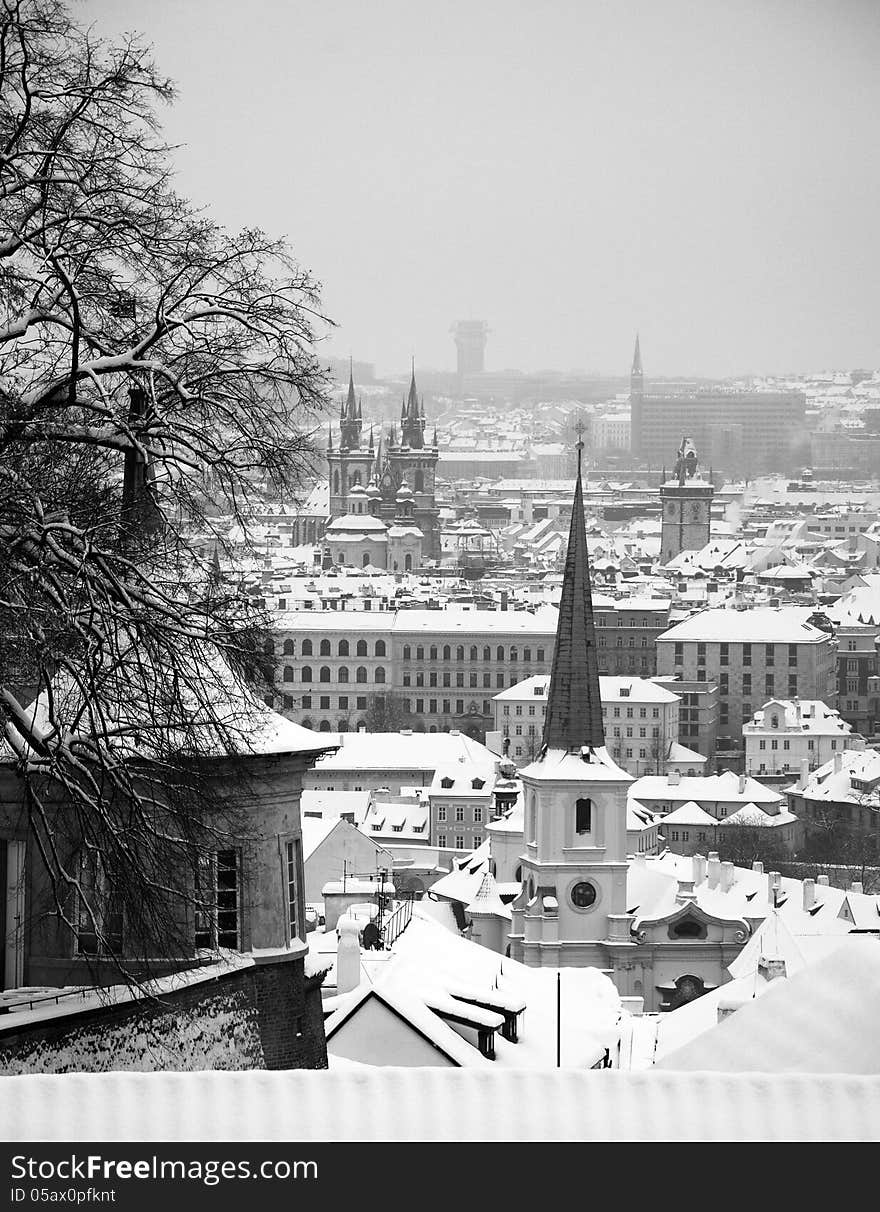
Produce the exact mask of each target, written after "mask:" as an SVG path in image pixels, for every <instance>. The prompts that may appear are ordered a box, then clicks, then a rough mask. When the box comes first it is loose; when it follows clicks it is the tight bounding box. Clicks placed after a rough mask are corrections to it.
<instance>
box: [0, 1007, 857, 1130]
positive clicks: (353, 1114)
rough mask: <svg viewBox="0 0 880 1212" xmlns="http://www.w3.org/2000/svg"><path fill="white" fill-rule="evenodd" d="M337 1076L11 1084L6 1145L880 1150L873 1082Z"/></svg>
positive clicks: (343, 1070) (702, 1076) (449, 1073)
mask: <svg viewBox="0 0 880 1212" xmlns="http://www.w3.org/2000/svg"><path fill="white" fill-rule="evenodd" d="M699 1000H703V999H699ZM737 1013H740V1012H737ZM733 1018H734V1019H735V1018H736V1015H734V1016H733ZM330 1065H331V1069H330V1072H329V1073H328V1072H326V1071H323V1070H309V1069H292V1070H284V1071H282V1072H271V1071H268V1070H265V1069H257V1070H242V1071H233V1072H220V1071H214V1072H198V1073H131V1072H128V1073H65V1074H60V1075H57V1076H44V1075H38V1076H36V1075H35V1076H25V1077H0V1138H2V1139H3V1140H5V1141H22V1142H27V1141H35V1140H42V1141H55V1142H66V1141H69V1140H70V1131H71V1127H70V1126H71V1124H76V1132H77V1139H78V1140H80V1141H129V1142H130V1141H134V1142H144V1141H202V1142H204V1141H218V1142H219V1141H230V1140H235V1141H255V1142H258V1141H278V1142H289V1141H291V1140H295V1141H303V1142H309V1143H311V1142H314V1143H319V1142H327V1141H358V1142H377V1143H383V1144H384V1143H387V1142H388V1141H395V1142H407V1141H444V1142H450V1143H456V1144H457V1143H459V1142H460V1141H461V1140H462V1139H467V1140H472V1141H484V1140H485V1141H499V1140H501V1141H516V1142H532V1141H554V1142H555V1141H584V1142H586V1141H589V1142H599V1141H602V1142H606V1141H607V1142H614V1141H621V1140H623V1141H631V1142H634V1143H636V1144H641V1143H642V1142H644V1141H646V1140H647V1141H649V1140H655V1141H667V1140H668V1141H677V1142H681V1141H694V1142H700V1141H713V1142H717V1141H739V1142H746V1141H755V1142H761V1143H769V1142H776V1141H778V1142H790V1141H792V1140H803V1141H815V1142H817V1143H818V1142H820V1141H821V1142H825V1141H876V1140H878V1139H880V1127H878V1125H880V1078H876V1077H856V1076H852V1075H846V1074H838V1075H834V1074H830V1073H827V1072H826V1073H823V1074H821V1075H804V1074H802V1073H779V1072H775V1073H748V1074H743V1073H736V1074H729V1073H720V1072H708V1073H695V1072H680V1073H676V1072H669V1071H668V1070H666V1069H652V1070H648V1071H647V1072H638V1073H632V1072H621V1071H618V1070H613V1071H611V1072H608V1071H605V1072H589V1071H587V1072H585V1071H583V1070H577V1069H573V1068H567V1067H564V1068H561V1069H556V1068H553V1067H552V1066H551V1067H548V1068H546V1069H544V1070H542V1071H537V1070H534V1069H532V1070H525V1071H522V1070H521V1071H517V1070H515V1069H506V1068H498V1067H496V1066H495V1065H493V1064H492V1063H491V1062H489V1063H487V1064H486V1065H484V1066H480V1067H477V1068H474V1067H468V1068H448V1069H429V1070H426V1069H421V1068H409V1069H408V1068H391V1069H384V1068H376V1067H373V1066H368V1065H356V1064H355V1063H354V1062H348V1063H347V1064H343V1063H340V1062H339V1060H338V1059H337V1058H333V1059H331V1062H330ZM610 1107H613V1108H614V1114H613V1115H611V1114H609V1108H610ZM670 1107H674V1108H675V1114H674V1115H670V1113H669V1108H670ZM376 1108H381V1109H382V1110H381V1114H377V1113H376Z"/></svg>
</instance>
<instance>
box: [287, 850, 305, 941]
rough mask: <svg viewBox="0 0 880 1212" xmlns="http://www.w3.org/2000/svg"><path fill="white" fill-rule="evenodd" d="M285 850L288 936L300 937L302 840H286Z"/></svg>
mask: <svg viewBox="0 0 880 1212" xmlns="http://www.w3.org/2000/svg"><path fill="white" fill-rule="evenodd" d="M286 850H287V924H288V930H289V932H290V933H289V937H290V938H302V937H303V935H302V934H300V920H301V918H300V911H299V887H300V881H299V870H300V867H301V866H302V842H301V841H300V839H299V838H296V839H295V840H294V841H292V842H288V843H287V846H286Z"/></svg>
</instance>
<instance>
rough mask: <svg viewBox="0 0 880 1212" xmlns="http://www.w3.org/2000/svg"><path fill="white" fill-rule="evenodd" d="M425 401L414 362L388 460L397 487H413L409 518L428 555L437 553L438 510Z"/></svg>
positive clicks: (433, 446)
mask: <svg viewBox="0 0 880 1212" xmlns="http://www.w3.org/2000/svg"><path fill="white" fill-rule="evenodd" d="M425 424H426V422H425V404H424V401H420V400H419V396H418V392H417V390H416V371H415V365H413V372H412V379H411V380H410V385H409V394H408V396H407V398H406V401H405V402H404V404H403V407H402V408H401V412H400V441H399V442H398V441H397V437H396V434H395V432H394V430H393V429H392V431H391V437H390V440H389V444H388V451H387V461H388V466H389V469H390V472H391V475H392V476H393V477H394V480H395V482H396V484H397V487H398V489H399V488H400V487H401V486H402V485H403V484H407V485H408V486H409V488H410V489H411V490H412V520H413V521H414V522H415V524H416V525H417V526H418V527H419V529H420V530H421V532H422V534H423V535H424V536H425V541H424V545H423V548H422V554H423V556H425V557H426V558H428V559H439V556H440V513H439V510H438V509H437V498H436V490H435V478H436V470H437V460H438V459H439V457H440V454H439V451H438V450H437V431H436V429H435V430H434V437H433V440H432V442H431V445H427V444H426V442H425Z"/></svg>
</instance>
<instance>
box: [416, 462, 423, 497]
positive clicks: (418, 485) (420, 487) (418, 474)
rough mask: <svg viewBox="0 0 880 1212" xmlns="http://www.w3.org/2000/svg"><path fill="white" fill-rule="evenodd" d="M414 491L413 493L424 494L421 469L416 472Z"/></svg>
mask: <svg viewBox="0 0 880 1212" xmlns="http://www.w3.org/2000/svg"><path fill="white" fill-rule="evenodd" d="M414 491H415V492H424V491H425V473H424V472H423V471H422V469H421V467H420V468H419V469H418V471H417V472H416V477H415V490H414Z"/></svg>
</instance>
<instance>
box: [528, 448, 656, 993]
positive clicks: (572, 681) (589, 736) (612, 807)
mask: <svg viewBox="0 0 880 1212" xmlns="http://www.w3.org/2000/svg"><path fill="white" fill-rule="evenodd" d="M582 449H583V443H581V442H579V443H578V478H577V484H576V486H575V494H574V506H573V508H572V514H571V528H570V530H569V535H568V550H567V554H566V558H565V573H564V577H563V583H562V597H561V600H560V604H559V622H558V624H557V629H556V647H555V649H554V653H553V667H552V671H551V675H550V686H549V690H548V697H547V711H546V715H545V717H544V734H543V738H542V745H541V751H540V753H539V755H538V757H537V759H536V760H535V761H533V762H531V763H530V764H529V765H528V766H526V767H524V768H523V769H522V770H521V771H520V778H521V780H522V784H523V798H524V807H525V819H524V836H523V845H524V851H525V852H524V854H523V856H522V862H521V866H522V881H523V887H522V891H521V892H520V894H519V896H518V897H517V898H516V900H515V901H514V902H513V904H512V905H511V919H512V920H511V930H510V954H511V956H512V957H513V958H514V959H516V960H519V961H521V962H522V963H524V964H527V965H528V966H529V967H574V968H579V967H588V966H591V967H598V968H606V969H607V968H613V967H615V966H616V965H615V960H614V958H613V955H614V952H615V946H614V945H615V944H617V949H620V948H621V947H622V948H627V947H631V946H632V942H631V939H630V925H631V922H632V918H631V917H630V916H629V915H628V914H627V906H626V878H627V870H628V866H629V864H628V861H627V854H626V796H627V788H628V787H629V784H630V783H631V782H632V779H631V778H630V776H629V775H628V774H627V773H626V771H625V770H622V769H621V768H620V767H619V766H618V765H617V764H616V763H615V762H614V761H613V760H612V758H611V756H610V755H609V753H608V750H607V749H606V748H605V734H604V729H603V725H602V703H601V700H600V697H599V665H598V657H597V648H596V633H595V627H594V622H593V604H592V596H591V592H590V569H589V559H588V555H587V537H586V530H585V526H584V502H583V495H582V490H581V451H582ZM609 945H610V950H609Z"/></svg>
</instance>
